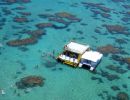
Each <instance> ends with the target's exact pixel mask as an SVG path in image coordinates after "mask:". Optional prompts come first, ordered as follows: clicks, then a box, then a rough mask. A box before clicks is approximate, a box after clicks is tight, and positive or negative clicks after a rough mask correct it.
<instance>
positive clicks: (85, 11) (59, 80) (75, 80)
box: [0, 0, 130, 100]
mask: <svg viewBox="0 0 130 100" xmlns="http://www.w3.org/2000/svg"><path fill="white" fill-rule="evenodd" d="M6 1H11V0H0V44H1V45H0V90H1V89H3V90H5V92H6V94H5V95H2V94H0V100H29V99H31V100H36V99H37V100H117V99H116V97H117V94H118V93H119V92H125V93H127V94H128V95H129V96H130V85H129V83H130V75H129V70H130V63H126V62H125V61H122V63H123V65H122V64H121V63H120V61H117V60H114V59H112V56H114V55H118V56H120V57H130V51H129V50H130V46H129V45H130V39H129V35H130V31H129V30H126V31H127V32H128V34H124V33H123V32H117V33H112V32H110V31H108V30H107V29H106V28H105V27H103V24H106V25H121V26H122V27H127V28H128V29H130V13H127V12H129V11H130V1H129V0H117V1H122V2H114V0H106V1H105V0H104V1H102V0H87V1H86V0H31V2H28V3H21V2H16V3H10V4H9V3H7V2H6ZM19 1H20V0H19ZM21 1H22V0H21ZM23 1H24V0H23ZM25 1H26V0H25ZM115 1H116V0H115ZM83 2H85V3H93V4H95V3H102V4H103V5H101V6H103V7H107V8H110V9H111V11H110V12H103V11H102V10H100V9H99V8H98V7H99V6H98V7H97V6H95V7H94V6H89V5H87V4H85V3H83ZM123 5H129V8H127V9H126V8H125V7H124V6H123ZM17 7H24V8H25V9H22V10H20V9H16V8H17ZM3 9H4V10H8V11H10V12H11V13H7V12H8V11H4V10H3ZM92 10H95V11H100V13H106V14H110V15H111V16H110V17H109V18H104V17H102V16H101V15H100V14H98V15H96V16H95V17H94V14H93V12H92ZM19 12H29V13H31V15H29V16H26V15H23V16H24V17H26V18H27V19H28V20H29V21H28V22H22V23H18V22H14V21H13V19H14V17H16V16H19V17H21V16H22V15H20V14H19ZM58 12H67V13H69V14H72V15H75V16H76V18H78V19H80V21H75V22H72V23H71V24H69V25H67V27H64V28H58V29H56V28H54V27H49V28H45V29H43V28H42V29H41V30H46V34H45V35H42V36H41V37H40V38H38V41H37V43H35V44H31V45H30V44H29V45H25V46H24V45H23V46H16V47H13V46H9V45H7V42H8V41H10V40H14V39H23V38H26V37H29V35H28V34H27V32H25V31H24V32H23V33H21V31H22V30H31V31H32V30H36V29H37V27H36V26H35V25H36V24H39V23H44V22H45V23H46V22H50V23H53V24H55V25H57V26H64V24H63V23H59V22H55V21H49V20H48V18H41V17H39V16H38V15H39V14H51V15H54V14H55V13H58ZM123 17H125V18H128V21H123V20H121V19H122V18H123ZM66 20H67V21H68V19H66ZM3 23H4V24H3ZM95 29H99V30H100V33H98V32H95ZM116 39H121V40H124V41H125V43H122V44H120V43H118V42H116ZM71 40H74V41H77V42H80V43H83V44H89V45H90V46H91V48H92V49H94V50H97V48H98V47H102V46H105V45H107V44H110V45H112V46H114V47H116V48H118V49H121V50H122V51H124V52H125V53H118V54H115V53H108V55H107V56H106V55H104V57H103V59H102V61H101V63H100V64H99V66H98V67H97V68H96V71H97V74H94V73H91V72H89V71H88V70H85V69H79V68H77V69H74V68H71V67H68V65H63V64H61V63H56V61H55V59H53V58H52V57H49V56H44V57H43V56H42V55H43V54H44V53H45V54H53V52H54V51H55V52H54V56H57V55H58V54H59V53H60V52H61V51H62V48H63V46H64V45H65V44H66V43H68V42H69V41H71ZM48 60H49V61H48ZM49 65H50V66H49ZM109 65H114V66H117V67H120V68H121V69H122V70H125V71H126V72H125V73H117V72H116V71H114V70H110V69H108V68H107V67H106V66H109ZM37 66H38V67H37ZM102 71H104V72H105V73H107V72H108V73H109V74H114V75H117V76H118V77H119V78H118V79H113V80H109V79H107V78H106V76H105V75H104V74H101V72H102ZM29 75H38V76H42V77H44V78H45V79H46V80H45V81H44V85H43V87H34V88H31V91H30V92H29V93H25V90H23V89H17V87H16V85H15V83H16V82H17V81H18V80H20V79H21V78H23V77H26V76H29ZM93 77H96V78H98V79H93ZM112 86H116V87H118V88H119V89H117V90H113V89H112V88H111V87H112ZM129 98H130V97H129Z"/></svg>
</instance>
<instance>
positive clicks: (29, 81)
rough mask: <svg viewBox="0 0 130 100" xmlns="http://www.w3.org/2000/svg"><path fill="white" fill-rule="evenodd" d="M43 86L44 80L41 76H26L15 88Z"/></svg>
mask: <svg viewBox="0 0 130 100" xmlns="http://www.w3.org/2000/svg"><path fill="white" fill-rule="evenodd" d="M43 84H44V78H42V77H41V76H27V77H24V78H22V79H20V81H18V82H16V86H17V88H18V89H26V88H31V87H36V86H43Z"/></svg>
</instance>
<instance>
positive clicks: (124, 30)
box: [103, 24, 129, 35]
mask: <svg viewBox="0 0 130 100" xmlns="http://www.w3.org/2000/svg"><path fill="white" fill-rule="evenodd" d="M103 27H106V29H107V30H108V32H110V33H112V34H114V33H120V34H125V35H127V34H128V33H129V32H128V29H127V28H126V27H124V26H121V25H106V24H104V25H103Z"/></svg>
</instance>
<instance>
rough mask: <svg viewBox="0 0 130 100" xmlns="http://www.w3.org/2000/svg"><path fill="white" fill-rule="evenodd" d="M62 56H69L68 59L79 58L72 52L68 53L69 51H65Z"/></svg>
mask: <svg viewBox="0 0 130 100" xmlns="http://www.w3.org/2000/svg"><path fill="white" fill-rule="evenodd" d="M63 54H64V55H66V56H69V57H71V58H76V59H77V58H78V56H79V54H77V53H74V52H70V51H65V52H63Z"/></svg>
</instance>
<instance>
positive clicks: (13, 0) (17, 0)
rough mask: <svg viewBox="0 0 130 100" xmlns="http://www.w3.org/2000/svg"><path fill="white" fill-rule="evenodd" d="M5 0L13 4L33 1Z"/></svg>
mask: <svg viewBox="0 0 130 100" xmlns="http://www.w3.org/2000/svg"><path fill="white" fill-rule="evenodd" d="M2 1H4V2H7V3H9V4H12V3H29V2H31V0H2Z"/></svg>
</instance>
